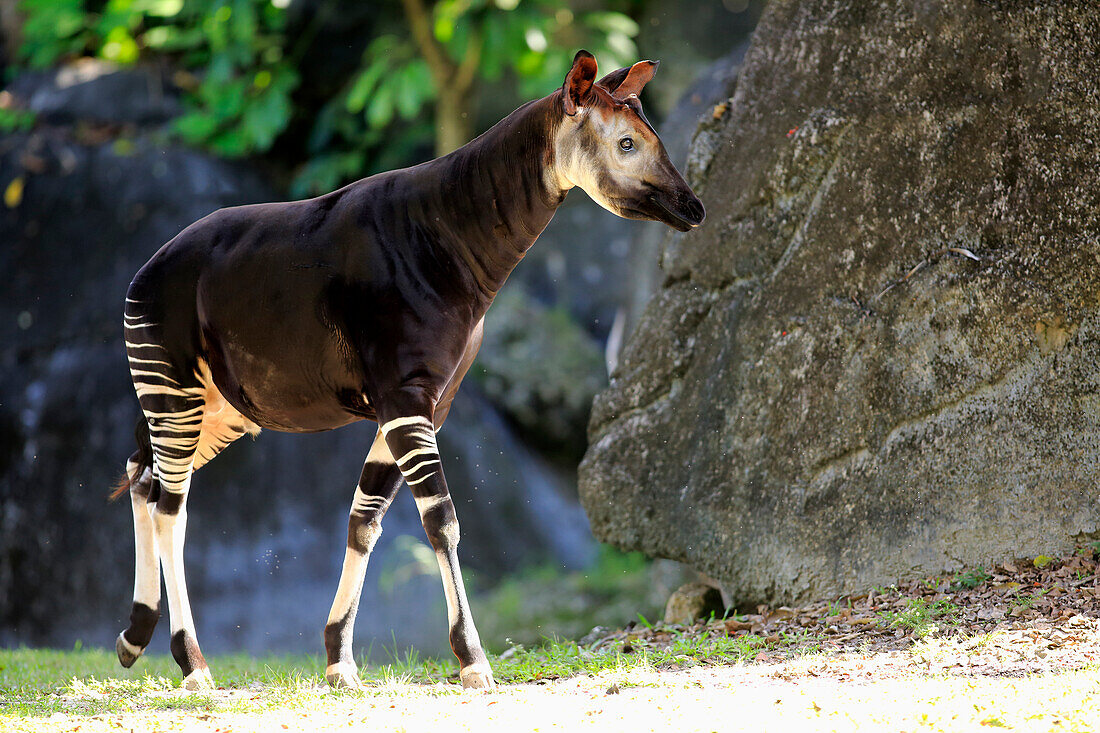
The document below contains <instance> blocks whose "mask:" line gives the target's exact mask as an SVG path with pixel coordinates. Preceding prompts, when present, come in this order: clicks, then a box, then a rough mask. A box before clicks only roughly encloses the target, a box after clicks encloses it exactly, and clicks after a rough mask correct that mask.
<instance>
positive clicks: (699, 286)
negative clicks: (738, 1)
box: [580, 0, 1100, 604]
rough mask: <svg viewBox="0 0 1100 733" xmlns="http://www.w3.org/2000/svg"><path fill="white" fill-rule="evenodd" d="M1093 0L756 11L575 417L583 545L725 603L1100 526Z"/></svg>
mask: <svg viewBox="0 0 1100 733" xmlns="http://www.w3.org/2000/svg"><path fill="white" fill-rule="evenodd" d="M1097 28H1100V5H1096V4H1095V3H1091V2H1065V3H1046V2H1038V1H1034V2H1025V1H1023V0H1020V1H1016V2H1007V1H1005V2H982V3H978V2H974V1H973V0H963V1H960V2H951V3H947V2H937V1H936V0H918V2H912V1H904V2H903V1H902V0H893V1H881V2H871V1H866V0H864V1H860V2H855V1H853V0H826V1H824V2H816V3H805V2H796V1H794V0H775V1H774V2H771V3H769V5H768V7H767V10H766V11H765V15H764V17H763V18H762V20H761V24H760V27H759V29H758V30H757V33H756V35H755V38H754V40H753V43H752V46H751V48H750V50H749V52H748V55H747V56H746V59H745V64H744V66H743V68H742V70H741V73H740V81H739V84H738V87H737V89H736V91H735V93H734V95H733V97H732V99H731V100H730V102H729V103H728V105H727V107H726V108H725V109H724V110H720V109H718V108H716V109H715V110H714V113H713V114H708V115H707V116H706V117H705V118H704V120H703V122H702V125H701V127H700V129H699V130H698V132H697V133H696V138H695V141H694V144H693V148H692V152H691V156H690V159H689V177H690V179H691V180H692V183H693V185H694V186H695V187H696V190H697V192H699V193H700V195H701V197H702V198H703V200H704V202H705V203H706V205H707V210H708V220H707V222H706V224H705V225H704V226H703V227H701V228H700V229H698V230H696V231H694V232H692V233H689V234H687V235H685V236H682V237H677V238H675V239H673V240H672V242H671V243H670V244H669V246H668V247H666V250H665V252H664V254H663V267H664V274H665V281H664V284H663V287H662V289H661V290H660V292H659V293H658V294H657V295H656V296H655V297H654V299H653V300H652V301H651V302H650V304H649V306H648V307H647V309H646V311H645V314H644V315H643V317H642V321H641V323H640V325H639V327H638V329H637V330H636V331H635V332H634V334H633V336H632V338H631V339H630V340H629V341H628V343H627V345H626V346H625V348H624V351H623V355H622V358H621V361H620V364H619V367H618V370H617V372H616V374H615V375H613V377H612V382H611V385H610V387H609V388H608V389H607V390H606V391H604V392H603V393H602V394H601V395H600V396H599V397H598V398H597V401H596V404H595V407H594V409H593V414H592V419H591V422H590V425H589V442H590V448H589V450H588V453H587V455H586V457H585V460H584V463H583V464H582V467H581V485H580V490H581V497H582V501H583V502H584V505H585V508H586V510H587V512H588V515H589V518H590V520H591V523H592V527H593V530H594V531H595V533H596V535H597V537H598V538H600V539H602V540H605V541H608V542H611V543H613V544H615V545H617V546H619V547H622V548H624V549H631V550H643V551H645V552H647V553H649V554H651V555H654V556H659V557H669V558H673V559H677V560H682V561H685V562H688V563H690V564H692V565H694V566H696V567H698V568H699V569H701V570H703V571H704V572H706V573H708V574H709V575H711V576H713V577H715V578H716V579H718V580H720V581H722V582H723V583H724V584H725V586H726V588H727V590H728V591H730V592H731V593H732V594H733V596H734V597H735V598H736V599H738V601H739V602H740V603H743V604H748V603H754V602H772V603H776V602H789V601H794V600H798V599H805V598H808V597H813V596H820V595H824V594H829V593H836V592H845V591H854V590H857V589H861V588H866V587H867V586H868V585H871V584H878V583H889V582H892V581H893V580H895V579H897V578H899V577H913V576H916V575H921V574H931V573H937V572H942V571H944V570H952V569H956V568H957V567H959V565H960V564H961V563H968V564H973V565H979V564H982V563H985V564H989V563H992V562H995V561H998V560H1004V559H1008V558H1012V557H1017V556H1027V555H1031V556H1034V555H1040V554H1045V555H1057V554H1059V553H1063V552H1065V551H1066V550H1067V549H1071V548H1072V547H1073V545H1074V543H1075V542H1078V541H1081V540H1084V539H1087V538H1095V537H1097V536H1098V534H1097V533H1098V530H1100V492H1098V491H1097V486H1098V485H1100V366H1098V365H1100V313H1098V310H1100V308H1098V306H1100V302H1098V298H1100V245H1098V242H1097V234H1098V232H1100V182H1098V177H1100V173H1098V171H1100V115H1097V100H1098V99H1100V61H1098V59H1100V36H1098V35H1097V34H1096V32H1095V31H1096V29H1097Z"/></svg>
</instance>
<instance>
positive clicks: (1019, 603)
mask: <svg viewBox="0 0 1100 733" xmlns="http://www.w3.org/2000/svg"><path fill="white" fill-rule="evenodd" d="M1047 593H1050V588H1043V589H1042V590H1041V591H1037V592H1035V593H1028V594H1027V595H1023V596H1020V597H1019V598H1017V599H1016V600H1014V601H1013V602H1012V605H1013V607H1017V608H1031V607H1032V606H1034V605H1035V601H1037V600H1039V599H1040V598H1042V597H1043V596H1045V595H1046V594H1047Z"/></svg>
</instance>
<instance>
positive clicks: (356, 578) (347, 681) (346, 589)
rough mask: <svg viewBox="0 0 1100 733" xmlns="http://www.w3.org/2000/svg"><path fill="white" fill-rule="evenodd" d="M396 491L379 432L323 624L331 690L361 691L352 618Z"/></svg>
mask: <svg viewBox="0 0 1100 733" xmlns="http://www.w3.org/2000/svg"><path fill="white" fill-rule="evenodd" d="M399 488H401V472H400V471H399V470H398V469H397V464H395V463H394V460H393V457H392V456H391V455H390V451H389V449H388V448H387V447H386V440H385V438H384V437H383V436H382V433H381V432H378V433H377V434H376V435H375V437H374V443H373V444H372V445H371V449H370V453H368V454H367V460H366V462H364V464H363V472H362V474H361V475H360V476H359V483H358V485H357V486H356V487H355V498H354V499H352V503H351V514H350V516H349V517H348V544H347V550H346V551H345V553H344V565H343V569H342V570H341V572H340V585H339V587H338V588H337V590H336V598H335V599H333V601H332V610H331V611H329V615H328V623H326V624H325V652H326V654H327V656H328V666H327V667H326V668H325V679H326V680H328V683H329V684H330V685H332V686H333V687H350V688H356V687H359V685H360V682H359V670H358V668H357V667H356V665H355V658H354V656H353V654H352V636H353V633H354V629H355V614H356V611H358V609H359V597H360V596H361V595H362V592H363V576H364V575H365V574H366V570H367V561H368V560H369V559H370V553H371V550H372V549H374V543H375V542H377V541H378V536H379V535H380V534H382V517H383V516H384V515H385V513H386V509H388V508H389V506H390V502H392V501H393V497H394V496H395V495H396V494H397V490H398V489H399Z"/></svg>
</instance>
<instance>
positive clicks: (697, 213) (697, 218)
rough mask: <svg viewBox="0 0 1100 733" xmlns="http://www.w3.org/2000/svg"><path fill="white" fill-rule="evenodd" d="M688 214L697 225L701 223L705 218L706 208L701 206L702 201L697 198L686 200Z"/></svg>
mask: <svg viewBox="0 0 1100 733" xmlns="http://www.w3.org/2000/svg"><path fill="white" fill-rule="evenodd" d="M687 209H688V214H689V216H690V217H691V221H692V222H693V223H694V224H695V225H696V226H698V225H699V224H702V223H703V220H704V219H706V218H707V210H706V209H704V208H703V202H702V201H700V200H699V199H695V200H694V201H690V202H688V206H687Z"/></svg>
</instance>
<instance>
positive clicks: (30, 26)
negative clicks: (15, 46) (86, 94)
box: [20, 0, 299, 157]
mask: <svg viewBox="0 0 1100 733" xmlns="http://www.w3.org/2000/svg"><path fill="white" fill-rule="evenodd" d="M89 5H90V3H86V2H83V0H23V2H22V3H21V5H20V8H21V9H22V11H23V12H24V14H25V15H26V18H27V20H26V23H25V25H24V28H23V35H24V39H25V40H24V43H23V47H22V49H21V50H20V53H21V56H22V58H23V59H24V61H25V62H26V63H27V64H28V65H30V66H33V67H45V66H49V65H51V64H54V63H56V62H58V61H59V60H61V59H62V58H64V57H68V56H77V55H81V54H83V53H94V54H95V55H97V56H99V57H100V58H102V59H105V60H107V61H111V62H114V63H117V64H119V65H121V66H126V65H129V64H133V63H136V62H137V61H138V60H140V59H141V58H142V57H143V56H153V55H157V54H167V55H169V56H170V57H171V58H172V60H173V61H174V62H175V63H176V64H178V65H179V66H180V67H181V68H182V69H184V70H187V71H189V72H193V73H192V74H190V75H187V76H185V77H184V78H185V79H190V80H192V83H191V84H190V88H188V89H187V93H186V95H185V99H184V101H185V104H186V108H187V110H186V113H185V114H184V115H183V116H182V117H180V118H179V119H178V120H176V122H175V125H174V129H175V131H176V132H177V133H178V134H179V135H180V136H181V137H182V138H183V139H184V140H186V141H187V142H189V143H192V144H195V145H202V146H204V147H208V148H210V149H211V150H214V151H215V152H217V153H219V154H221V155H224V156H226V157H238V156H242V155H248V154H250V153H254V152H263V151H265V150H268V149H269V148H270V147H271V145H272V143H273V142H274V141H275V138H276V137H277V136H278V135H279V133H281V132H282V131H283V130H284V129H285V128H286V126H287V124H288V122H289V121H290V118H291V115H292V114H293V112H294V109H293V102H292V99H291V95H292V93H293V92H294V90H295V89H296V88H297V86H298V81H299V80H298V74H297V72H296V71H295V70H294V66H293V64H292V63H290V62H289V61H288V60H287V59H286V58H285V52H286V50H287V44H288V39H287V38H286V35H285V33H284V27H285V24H286V13H285V10H282V9H279V8H276V7H275V6H274V5H272V4H271V2H269V0H188V2H186V3H185V2H183V0H107V3H106V5H104V6H103V9H102V11H100V12H92V11H91V10H90V9H89Z"/></svg>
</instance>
